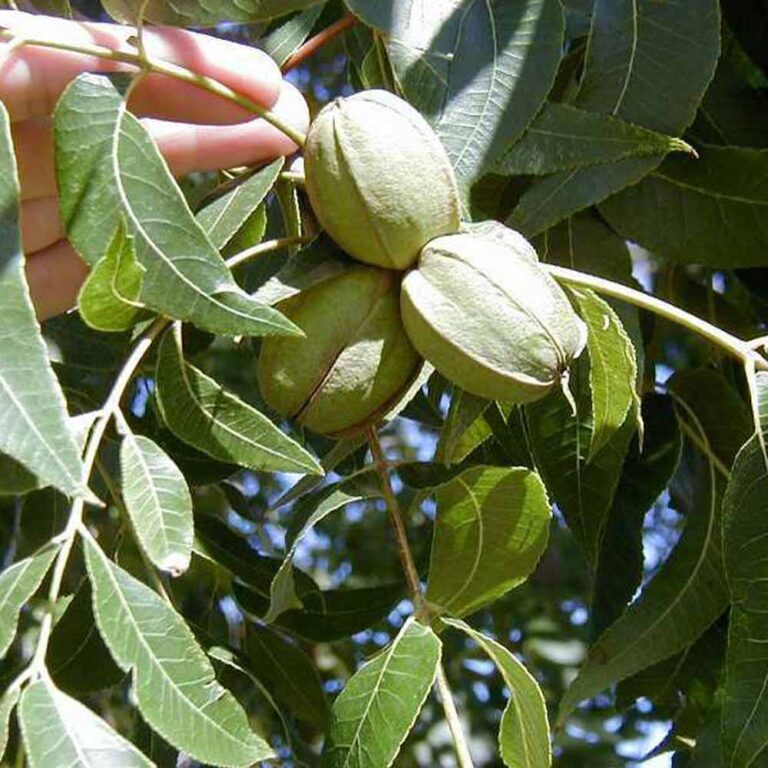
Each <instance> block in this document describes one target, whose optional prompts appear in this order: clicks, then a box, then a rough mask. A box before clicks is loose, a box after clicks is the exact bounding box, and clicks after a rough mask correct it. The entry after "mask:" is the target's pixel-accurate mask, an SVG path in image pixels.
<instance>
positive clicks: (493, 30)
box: [453, 0, 499, 168]
mask: <svg viewBox="0 0 768 768" xmlns="http://www.w3.org/2000/svg"><path fill="white" fill-rule="evenodd" d="M483 3H484V5H485V9H486V11H487V12H488V19H489V22H490V27H491V36H492V38H493V56H492V58H493V68H492V70H491V83H495V82H496V71H497V69H498V61H499V57H498V55H497V54H498V50H499V46H498V40H497V36H496V20H495V19H494V17H493V9H492V8H491V4H490V2H489V0H483ZM472 5H473V3H468V4H467V7H466V9H465V11H464V13H463V14H462V16H461V22H460V23H459V32H458V35H457V36H456V45H455V48H458V47H459V41H460V40H461V34H462V32H463V31H464V22H465V20H466V18H467V14H468V13H469V12H470V10H471V9H472ZM492 91H493V86H491V87H490V88H488V89H487V90H486V94H485V101H484V102H483V109H482V112H481V114H480V117H478V118H477V120H476V121H475V127H474V128H473V129H472V131H471V132H470V134H469V136H468V137H467V140H466V141H465V142H464V146H463V147H462V148H461V152H460V153H459V156H458V157H457V158H456V162H454V163H453V167H454V168H458V167H459V164H460V163H461V161H462V160H463V159H464V155H465V154H466V152H467V150H468V148H469V146H470V145H471V144H472V143H473V141H474V138H475V136H476V135H477V133H478V131H479V126H481V125H483V121H484V120H485V116H486V114H487V113H488V105H489V103H490V101H491V93H492Z"/></svg>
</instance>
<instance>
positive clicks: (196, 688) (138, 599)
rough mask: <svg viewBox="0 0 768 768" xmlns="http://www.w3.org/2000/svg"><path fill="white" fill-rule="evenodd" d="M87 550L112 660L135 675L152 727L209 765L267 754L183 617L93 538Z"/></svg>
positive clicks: (246, 761) (252, 759)
mask: <svg viewBox="0 0 768 768" xmlns="http://www.w3.org/2000/svg"><path fill="white" fill-rule="evenodd" d="M84 547H85V555H86V564H87V566H88V575H89V577H90V580H91V586H92V587H93V608H94V615H95V616H96V623H97V625H98V627H99V632H100V633H101V636H102V637H103V638H104V642H105V643H106V644H107V646H108V648H109V650H110V651H111V653H112V655H113V657H114V659H115V661H116V662H117V663H118V664H119V665H120V667H121V668H122V669H124V670H126V671H131V672H132V674H133V686H134V692H135V695H136V700H137V701H138V705H139V709H140V710H141V713H142V715H143V716H144V718H145V719H146V721H147V722H148V723H149V724H150V725H151V726H152V728H154V729H155V730H156V731H157V732H158V733H159V734H160V735H161V736H162V737H163V738H164V739H165V740H166V741H168V742H169V743H170V744H172V745H173V746H175V747H176V748H177V749H179V750H181V751H183V752H186V753H187V754H189V755H190V756H191V757H193V758H195V759H196V760H199V761H201V762H204V763H214V764H218V765H231V766H243V767H244V768H245V766H250V765H252V764H253V763H255V762H257V761H259V760H266V759H268V758H270V757H271V756H272V752H271V750H270V749H269V746H268V745H267V744H266V743H265V742H264V741H263V740H262V739H261V738H260V737H259V736H257V735H256V734H255V733H253V731H251V729H250V727H249V725H248V718H247V716H246V714H245V712H244V711H243V710H242V709H241V707H240V705H239V704H238V703H237V701H236V699H235V698H234V697H233V696H232V694H231V693H229V691H227V690H226V689H224V688H222V687H221V686H220V685H219V684H218V682H217V681H216V678H215V677H214V673H213V668H212V667H211V663H210V661H209V660H208V658H207V656H206V655H205V653H203V651H202V649H201V648H200V646H199V645H198V644H197V641H196V640H195V638H194V635H193V634H192V632H191V630H190V629H189V627H188V626H187V624H186V623H185V622H184V619H183V618H182V617H181V616H180V615H179V614H178V613H176V611H175V610H174V609H173V608H172V607H171V606H170V605H168V604H167V603H166V602H165V601H163V600H162V599H161V598H160V597H159V596H158V595H157V594H156V593H155V592H153V591H152V590H151V589H150V588H149V587H147V586H145V585H144V584H142V583H141V582H140V581H137V580H136V579H135V578H133V576H131V575H129V574H128V573H127V572H126V571H124V570H123V569H122V568H120V567H118V566H117V565H115V564H114V563H111V562H110V561H109V560H108V559H107V557H106V556H105V554H104V553H103V552H102V550H101V548H100V547H99V546H98V545H97V544H96V543H95V542H94V541H93V540H92V539H91V538H90V537H88V538H86V539H85V540H84Z"/></svg>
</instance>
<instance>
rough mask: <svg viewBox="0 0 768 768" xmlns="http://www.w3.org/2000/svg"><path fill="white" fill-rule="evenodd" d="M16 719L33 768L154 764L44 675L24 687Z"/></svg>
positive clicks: (129, 767) (135, 767)
mask: <svg viewBox="0 0 768 768" xmlns="http://www.w3.org/2000/svg"><path fill="white" fill-rule="evenodd" d="M19 724H20V726H21V732H22V735H23V736H24V745H25V747H26V750H27V757H28V758H29V762H30V765H33V766H35V768H58V767H59V766H63V765H66V766H73V768H104V766H108V765H115V766H117V765H119V766H120V768H148V767H150V766H154V763H152V762H151V761H150V760H148V759H147V758H146V757H144V755H142V754H141V752H139V751H138V750H137V749H136V747H134V746H133V744H131V743H130V742H129V741H126V740H125V739H124V738H123V737H122V736H120V735H119V734H117V733H116V732H115V731H113V730H112V728H111V727H110V726H109V725H108V724H107V723H106V722H105V721H104V720H102V719H101V718H100V717H98V716H97V715H95V714H94V713H93V712H92V711H91V710H90V709H88V707H86V706H84V705H83V704H81V703H80V702H79V701H77V700H76V699H72V698H70V697H69V696H67V695H66V694H65V693H62V692H61V691H59V690H58V689H57V688H55V687H54V686H53V684H52V683H51V682H49V681H47V680H40V681H38V682H36V683H32V685H30V686H29V687H28V688H26V689H25V691H24V693H23V694H22V697H21V703H20V704H19Z"/></svg>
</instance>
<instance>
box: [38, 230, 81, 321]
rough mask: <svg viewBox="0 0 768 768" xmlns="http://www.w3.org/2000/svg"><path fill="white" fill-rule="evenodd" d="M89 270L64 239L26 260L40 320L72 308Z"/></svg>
mask: <svg viewBox="0 0 768 768" xmlns="http://www.w3.org/2000/svg"><path fill="white" fill-rule="evenodd" d="M87 274H88V267H87V265H86V263H85V262H84V261H83V260H82V259H81V258H80V257H79V256H78V255H77V254H76V253H75V251H74V250H73V249H72V246H71V245H70V244H69V243H68V242H66V241H65V240H60V241H59V242H58V243H55V244H54V245H52V246H50V247H48V248H46V249H45V250H43V251H40V252H38V253H35V254H32V255H31V256H28V257H27V282H28V283H29V292H30V294H31V296H32V303H33V304H34V305H35V311H36V312H37V317H38V319H39V320H47V319H48V318H49V317H53V316H54V315H58V314H61V313H62V312H65V311H66V310H68V309H69V308H70V307H73V306H74V304H75V300H76V299H77V292H78V291H79V290H80V286H81V285H82V284H83V281H84V280H85V277H86V275H87Z"/></svg>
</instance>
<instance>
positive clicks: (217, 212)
mask: <svg viewBox="0 0 768 768" xmlns="http://www.w3.org/2000/svg"><path fill="white" fill-rule="evenodd" d="M284 162H285V160H284V158H282V157H281V158H279V159H277V160H275V161H274V162H273V163H270V164H269V165H268V166H266V167H265V168H262V169H261V170H259V171H257V172H256V173H254V174H253V176H251V177H249V178H248V179H246V180H245V181H243V182H241V183H238V184H237V186H236V187H235V188H234V189H233V190H231V191H230V192H227V193H226V194H224V195H222V196H221V197H218V198H217V199H216V200H214V201H213V202H212V203H210V204H209V205H206V206H205V208H203V209H202V210H200V211H198V213H197V214H196V215H195V218H196V219H197V223H198V224H199V225H200V226H201V227H202V228H203V229H204V230H205V232H206V234H207V235H208V238H209V239H210V241H211V242H212V243H213V245H214V247H215V248H218V249H222V248H223V247H224V246H225V245H226V244H227V243H228V242H229V241H230V240H231V239H232V238H233V237H234V236H235V234H236V233H237V231H238V230H239V229H240V227H241V226H242V225H243V224H244V223H245V221H246V220H247V219H248V217H249V216H250V215H251V214H252V213H253V212H254V211H255V210H256V209H257V208H258V207H259V206H260V205H261V204H262V202H264V198H265V197H266V196H267V193H268V192H269V190H270V189H272V185H273V184H274V183H275V181H276V180H277V177H278V176H279V175H280V171H281V170H282V169H283V164H284Z"/></svg>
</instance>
